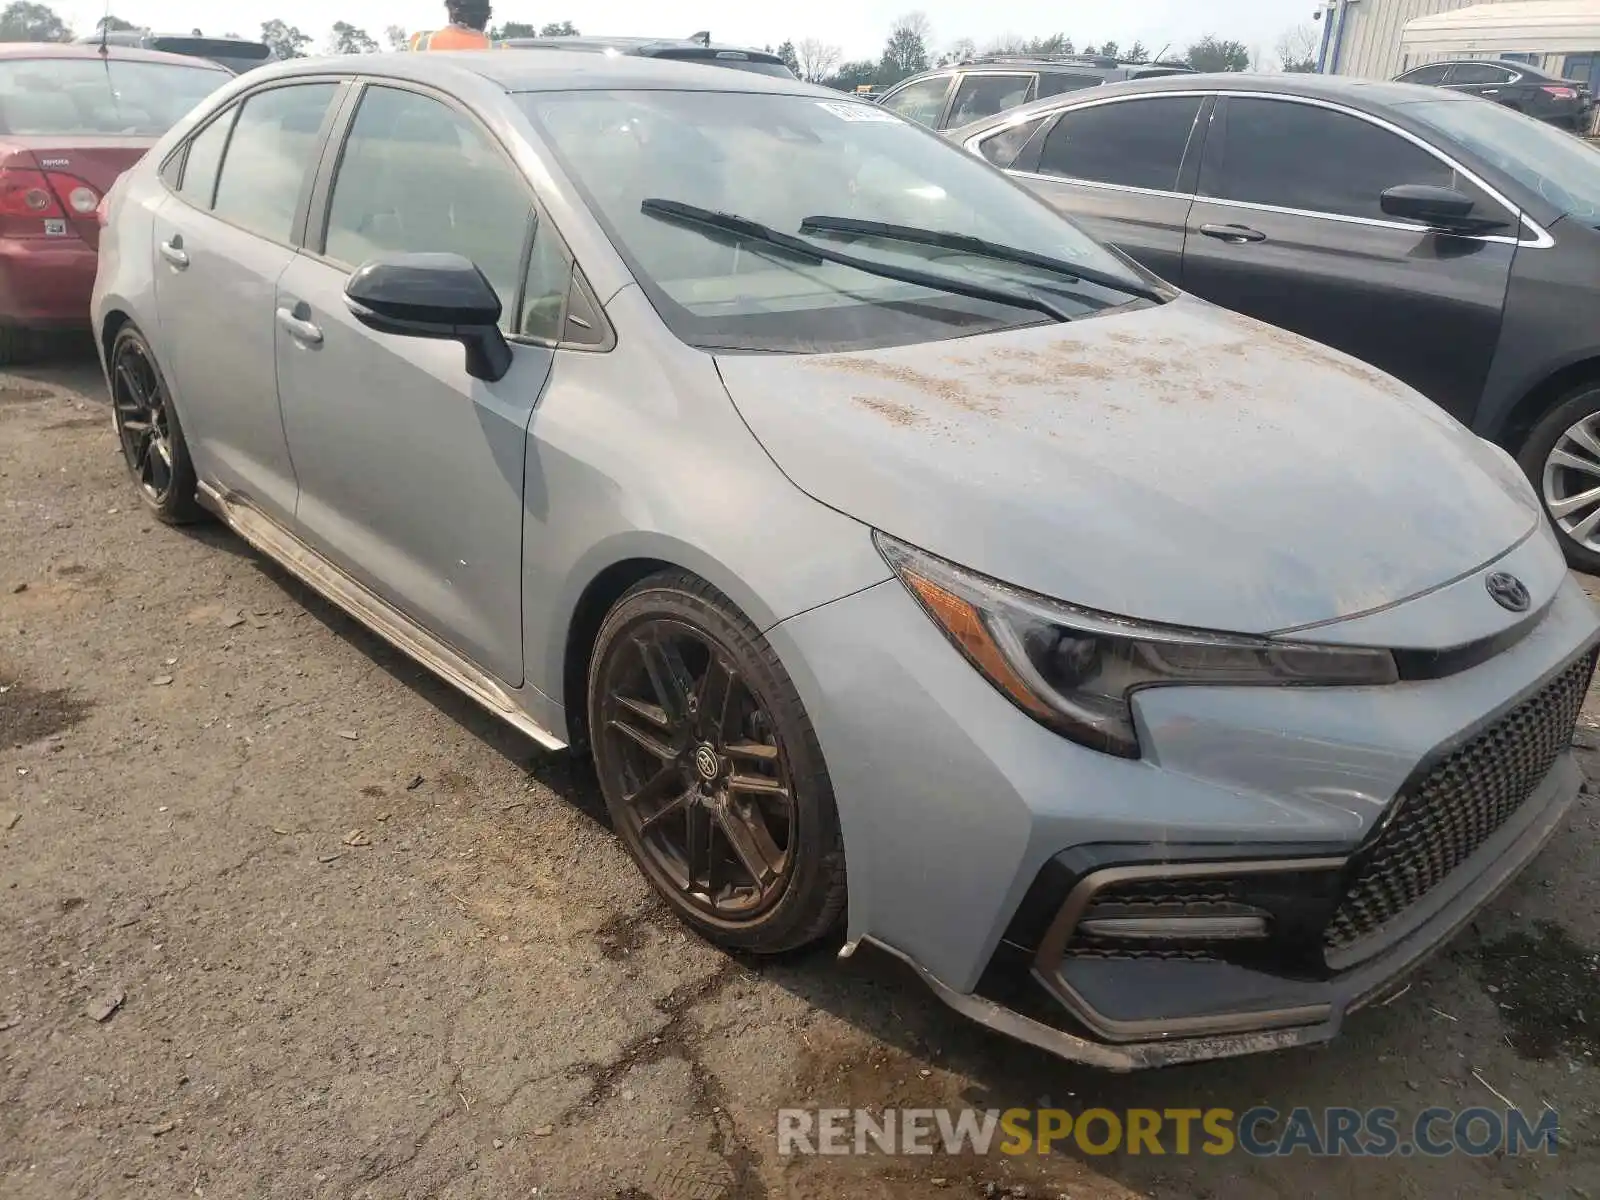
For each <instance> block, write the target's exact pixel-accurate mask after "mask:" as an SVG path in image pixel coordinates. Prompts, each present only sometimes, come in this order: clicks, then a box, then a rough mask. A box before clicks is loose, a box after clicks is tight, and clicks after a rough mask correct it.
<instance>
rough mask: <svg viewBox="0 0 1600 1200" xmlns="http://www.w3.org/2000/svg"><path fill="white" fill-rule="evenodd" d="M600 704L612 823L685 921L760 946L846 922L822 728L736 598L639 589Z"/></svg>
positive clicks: (597, 726)
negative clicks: (819, 735)
mask: <svg viewBox="0 0 1600 1200" xmlns="http://www.w3.org/2000/svg"><path fill="white" fill-rule="evenodd" d="M652 585H654V586H652ZM662 585H665V586H662ZM589 701H590V704H589V706H590V714H591V715H590V729H591V740H592V742H593V746H594V754H595V765H596V769H597V771H598V774H599V777H600V785H601V790H602V792H603V793H604V794H605V798H606V806H607V808H608V810H609V811H610V813H611V817H612V821H613V824H614V825H615V827H616V830H617V832H618V834H619V835H620V836H621V837H622V839H623V842H624V844H625V845H627V847H628V849H629V851H630V852H631V853H632V855H633V857H634V858H635V860H636V861H637V862H638V863H639V865H640V867H641V868H643V870H644V872H645V875H646V877H647V878H648V879H649V880H650V882H651V884H652V885H654V887H655V888H656V890H657V891H658V892H659V893H660V894H661V895H662V896H663V897H664V898H665V899H666V900H667V901H668V903H670V904H671V905H672V906H673V907H674V908H675V909H676V910H677V911H678V912H679V913H680V915H682V916H684V917H685V918H686V919H688V920H689V921H690V922H691V923H693V924H694V925H696V926H697V927H698V928H700V929H701V930H702V931H703V932H704V933H706V935H707V936H709V937H711V938H712V939H714V940H716V941H719V942H721V943H723V944H725V945H729V946H733V947H735V948H741V949H750V950H758V951H779V950H786V949H792V948H794V947H795V946H798V945H803V944H805V943H806V942H809V941H813V940H815V939H816V938H817V937H819V936H821V934H823V933H825V932H827V931H828V929H829V928H831V927H832V925H833V924H835V923H836V922H837V919H838V917H839V915H840V912H841V911H842V908H843V901H844V870H843V851H842V848H841V847H840V839H839V832H838V820H837V817H836V815H835V813H834V807H833V797H832V792H831V789H830V788H829V786H828V783H827V776H826V772H825V771H823V770H821V752H820V750H819V749H818V747H817V745H816V738H815V734H814V733H813V732H812V730H811V727H810V723H809V721H807V720H806V719H805V717H804V713H803V710H801V708H800V704H799V700H798V697H796V696H795V695H794V692H793V685H792V684H791V683H790V681H789V679H788V677H787V675H786V674H785V673H784V672H783V668H782V665H781V664H780V663H779V662H778V660H777V657H776V655H775V654H774V653H773V652H772V650H771V648H770V647H768V646H767V645H766V643H765V640H764V639H761V638H760V635H759V634H758V633H757V632H756V631H755V630H754V628H753V627H750V626H749V622H748V621H746V620H745V619H744V618H743V617H742V615H740V614H738V612H737V610H735V609H733V607H732V606H731V605H730V604H728V602H727V601H726V600H725V599H723V598H722V597H721V596H720V595H718V594H717V593H716V592H715V591H713V590H712V589H710V588H709V587H708V586H707V585H705V584H704V583H702V582H701V581H699V580H696V579H693V577H690V576H674V577H668V578H667V579H662V578H661V577H657V579H656V580H652V581H646V584H644V585H640V587H639V588H636V589H634V591H633V592H630V593H629V595H628V596H626V597H624V599H623V600H622V601H621V602H619V604H618V607H617V608H616V609H614V610H613V612H612V614H611V617H610V618H608V620H607V621H606V623H605V626H604V627H603V628H602V630H601V634H600V639H599V643H598V644H597V646H596V651H595V659H594V663H593V666H592V669H591V674H590V698H589Z"/></svg>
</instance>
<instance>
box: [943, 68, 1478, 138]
mask: <svg viewBox="0 0 1600 1200" xmlns="http://www.w3.org/2000/svg"><path fill="white" fill-rule="evenodd" d="M1193 91H1203V92H1270V93H1272V94H1273V95H1277V96H1298V97H1304V98H1306V99H1310V100H1330V101H1337V102H1338V103H1340V104H1344V105H1347V106H1348V107H1350V108H1356V109H1363V110H1365V111H1369V112H1373V113H1377V112H1381V111H1382V110H1384V109H1386V108H1389V107H1390V106H1392V105H1396V104H1414V103H1416V102H1417V101H1419V100H1430V101H1444V102H1447V103H1451V102H1459V103H1462V104H1471V103H1474V102H1477V97H1475V96H1470V95H1465V94H1463V93H1460V92H1452V91H1450V90H1448V89H1440V88H1433V87H1424V86H1422V85H1420V84H1415V83H1395V82H1394V81H1392V80H1386V79H1353V78H1351V77H1349V76H1346V75H1301V74H1296V73H1293V72H1287V71H1285V72H1279V73H1275V74H1271V75H1251V74H1243V73H1237V72H1233V71H1224V72H1217V73H1214V74H1204V75H1202V74H1194V75H1162V76H1160V77H1158V78H1155V79H1128V80H1122V81H1120V82H1117V83H1108V84H1105V85H1103V86H1101V87H1098V88H1094V89H1092V91H1083V92H1068V93H1066V94H1065V95H1061V96H1048V97H1046V98H1045V99H1043V100H1035V101H1033V102H1032V103H1030V104H1025V105H1022V106H1021V107H1019V108H1013V109H1008V110H1007V111H1006V112H1005V113H1001V114H996V115H997V116H1005V117H1010V116H1014V115H1016V114H1018V113H1020V112H1022V111H1024V110H1025V109H1027V110H1035V111H1037V110H1042V109H1050V108H1056V107H1060V106H1062V105H1064V104H1071V103H1074V102H1082V101H1084V100H1091V99H1093V100H1098V99H1102V98H1105V97H1108V96H1133V95H1159V94H1160V93H1162V92H1193ZM994 119H995V118H988V119H986V120H985V121H984V122H983V123H984V124H988V123H989V121H992V120H994ZM977 124H978V122H974V125H977Z"/></svg>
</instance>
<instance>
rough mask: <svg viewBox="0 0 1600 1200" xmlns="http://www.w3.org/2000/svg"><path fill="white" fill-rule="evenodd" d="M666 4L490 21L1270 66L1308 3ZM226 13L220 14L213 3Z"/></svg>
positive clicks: (179, 11)
mask: <svg viewBox="0 0 1600 1200" xmlns="http://www.w3.org/2000/svg"><path fill="white" fill-rule="evenodd" d="M44 2H45V3H47V4H50V6H51V7H53V8H54V9H55V10H56V11H57V12H58V13H60V14H61V16H62V17H63V18H64V19H66V20H67V21H68V22H69V23H70V24H71V25H72V26H73V27H74V29H76V30H77V31H78V32H79V33H88V32H90V31H91V30H92V29H93V27H94V23H95V22H96V21H97V20H98V19H99V18H100V16H101V15H102V14H103V13H104V12H105V11H106V10H105V5H104V3H103V0H101V2H93V0H90V2H85V0H56V2H55V3H51V0H44ZM667 7H669V6H667V5H663V4H660V3H650V2H649V0H496V3H495V20H496V21H526V22H529V23H533V24H543V23H545V22H547V21H563V20H570V21H572V22H573V23H574V24H576V25H577V26H578V28H579V29H581V30H582V31H583V32H584V33H595V34H638V35H646V36H652V37H658V36H670V37H683V36H687V35H688V34H691V33H694V32H695V31H696V30H702V29H709V30H710V31H711V36H712V37H713V38H714V39H715V40H717V41H719V42H730V43H735V44H741V45H755V46H764V45H767V44H771V45H774V46H776V45H777V44H779V43H780V42H782V41H783V40H784V39H785V38H792V39H794V40H795V41H799V40H801V39H802V38H817V39H819V40H821V41H823V42H827V43H831V44H833V45H837V46H839V47H841V48H842V49H843V51H844V55H845V57H846V58H873V59H875V58H877V57H878V54H879V52H880V51H881V50H882V48H883V42H884V39H885V38H886V37H887V35H888V30H889V26H890V24H891V23H892V22H893V21H894V19H895V17H897V16H898V15H900V14H901V13H903V12H905V11H907V10H908V9H920V10H921V11H923V12H925V13H926V14H927V15H928V18H929V21H930V22H931V23H932V26H933V41H934V49H935V50H936V51H937V49H938V48H939V47H941V46H943V45H946V44H948V43H950V42H953V41H955V40H956V39H958V38H964V37H965V38H971V39H972V40H973V41H974V42H976V43H977V44H978V45H979V46H980V47H981V46H983V45H984V44H985V43H986V42H989V41H992V40H994V39H995V38H997V37H1000V36H1003V35H1006V34H1017V35H1021V36H1033V35H1042V34H1050V33H1055V32H1058V31H1059V32H1062V33H1065V34H1067V35H1068V36H1069V37H1071V38H1072V39H1073V40H1074V41H1075V42H1076V43H1077V44H1078V45H1079V46H1084V45H1088V44H1091V43H1092V44H1095V45H1098V44H1100V43H1101V42H1103V41H1105V40H1106V39H1108V38H1111V39H1115V40H1116V41H1117V42H1119V43H1120V44H1121V45H1122V46H1123V47H1124V48H1126V47H1128V46H1131V45H1132V44H1133V43H1134V41H1135V40H1138V41H1142V42H1143V43H1144V44H1145V46H1146V48H1147V49H1149V50H1150V51H1151V53H1155V52H1157V51H1159V50H1161V49H1162V47H1163V46H1167V45H1170V46H1171V47H1172V52H1173V53H1181V52H1182V50H1183V48H1184V47H1186V46H1188V45H1189V44H1190V43H1191V42H1193V41H1195V40H1197V39H1198V38H1200V37H1202V36H1204V35H1206V34H1215V35H1216V36H1218V37H1223V38H1231V39H1234V40H1237V41H1241V42H1244V43H1245V44H1246V45H1249V46H1252V47H1254V48H1257V49H1259V50H1260V51H1261V52H1262V54H1263V56H1264V61H1263V64H1262V65H1264V66H1266V65H1271V60H1272V58H1273V54H1272V51H1273V47H1274V46H1275V45H1276V43H1277V40H1278V38H1279V36H1280V35H1281V34H1282V33H1283V32H1284V31H1285V30H1286V29H1289V28H1291V27H1293V26H1297V25H1310V24H1311V20H1312V12H1313V11H1314V10H1315V8H1316V7H1317V2H1316V0H1204V2H1203V3H1195V2H1194V0H1089V2H1088V3H1079V4H1062V3H1059V2H1055V3H1052V2H1050V0H1008V3H1006V4H1005V5H1004V6H1003V10H1002V11H1003V12H1004V16H1003V17H998V16H996V15H994V10H991V9H989V8H988V6H987V5H984V4H979V3H977V2H976V0H922V2H920V3H919V2H918V0H804V2H803V3H795V4H771V3H768V4H752V3H750V2H749V0H700V2H699V3H695V4H684V5H677V4H673V5H671V6H670V7H671V8H672V9H673V10H674V11H675V12H679V13H682V16H673V15H669V16H663V15H662V11H663V9H666V8H667ZM111 11H112V12H114V13H115V14H116V15H117V16H119V17H122V18H123V19H125V20H128V21H132V22H134V23H135V24H138V25H145V26H149V27H151V28H153V29H158V30H160V31H162V32H167V31H172V30H178V31H184V32H187V31H188V30H190V29H196V28H198V29H201V30H204V31H205V32H206V33H217V34H221V33H240V34H245V35H255V34H256V33H257V32H258V31H259V29H260V26H261V22H262V21H265V20H267V19H269V18H272V17H278V18H281V19H283V20H284V21H287V22H288V23H289V24H291V25H297V26H299V27H300V29H301V30H302V31H303V32H305V33H308V34H311V35H312V36H313V37H314V38H315V39H316V43H317V46H318V48H321V47H322V46H323V45H324V44H325V43H326V41H327V37H328V30H329V28H330V27H331V26H332V25H333V23H334V22H335V21H348V22H350V23H351V24H352V25H356V26H359V27H361V28H363V29H366V30H367V31H368V32H369V33H371V34H372V35H373V36H374V37H377V38H379V39H380V40H381V39H382V33H383V30H384V29H385V28H387V27H388V26H390V25H403V26H405V27H406V28H407V29H411V30H415V29H427V28H434V27H436V26H438V25H440V24H442V23H443V19H444V18H443V13H444V5H443V0H227V2H226V3H225V4H224V3H221V2H219V0H113V2H112V6H111ZM224 11H225V12H227V13H228V14H229V15H228V16H226V17H219V16H218V13H219V12H224Z"/></svg>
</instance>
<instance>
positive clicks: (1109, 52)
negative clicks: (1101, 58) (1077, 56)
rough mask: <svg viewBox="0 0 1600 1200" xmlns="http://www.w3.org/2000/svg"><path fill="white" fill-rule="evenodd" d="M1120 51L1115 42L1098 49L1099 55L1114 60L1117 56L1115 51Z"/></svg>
mask: <svg viewBox="0 0 1600 1200" xmlns="http://www.w3.org/2000/svg"><path fill="white" fill-rule="evenodd" d="M1120 49H1122V47H1121V46H1119V45H1117V44H1116V43H1115V42H1106V43H1104V44H1103V45H1102V46H1101V47H1100V53H1101V54H1103V55H1105V56H1106V57H1107V58H1115V57H1116V56H1117V51H1118V50H1120Z"/></svg>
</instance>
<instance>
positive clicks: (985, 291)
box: [639, 197, 1072, 321]
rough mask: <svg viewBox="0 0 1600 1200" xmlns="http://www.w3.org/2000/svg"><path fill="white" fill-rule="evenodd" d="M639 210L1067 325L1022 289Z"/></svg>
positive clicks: (684, 214)
mask: <svg viewBox="0 0 1600 1200" xmlns="http://www.w3.org/2000/svg"><path fill="white" fill-rule="evenodd" d="M639 211H640V212H642V213H645V214H646V215H648V216H652V217H656V218H658V219H660V220H664V221H675V222H677V223H678V224H680V225H687V226H689V227H691V228H695V229H700V230H702V231H715V232H718V233H725V234H731V235H733V236H734V237H735V238H737V239H739V240H741V241H747V242H761V243H763V244H765V245H768V246H775V247H777V248H778V249H780V250H783V251H785V252H786V253H788V254H791V255H793V256H795V257H796V258H803V259H804V260H805V261H807V262H812V263H824V262H832V263H839V264H840V265H842V266H846V267H854V268H855V269H856V270H858V271H865V272H866V273H867V274H868V275H877V276H880V277H882V278H884V279H893V280H895V281H896V282H898V283H909V284H913V285H915V286H917V287H925V288H932V289H933V290H935V291H939V292H950V293H952V294H954V295H957V296H970V297H972V298H973V299H974V300H988V301H990V302H991V303H994V304H1009V305H1011V306H1013V307H1015V308H1031V309H1032V310H1033V311H1034V312H1041V313H1044V314H1045V316H1047V317H1054V318H1055V319H1056V320H1057V321H1070V320H1072V314H1071V313H1069V312H1068V311H1067V310H1066V309H1064V308H1062V307H1061V306H1060V305H1059V304H1057V303H1056V302H1055V301H1054V300H1051V299H1049V298H1048V297H1046V296H1040V295H1036V294H1034V293H1033V292H1029V291H1025V290H1023V289H1021V288H1004V287H991V286H989V285H988V284H986V283H970V282H968V281H967V280H965V279H952V278H950V276H948V275H941V274H939V273H938V272H937V271H919V270H917V269H916V268H915V267H897V266H894V265H892V264H890V263H882V262H875V261H874V260H872V259H870V258H857V257H856V256H855V255H854V254H846V253H844V252H843V251H841V250H834V249H832V248H831V247H828V246H819V245H817V244H816V243H814V242H808V241H806V240H805V239H804V238H798V237H795V236H793V235H792V234H788V233H782V232H780V231H779V230H776V229H772V228H770V227H769V226H766V225H763V224H761V223H760V222H759V221H752V220H750V219H749V218H748V217H740V216H736V215H734V214H733V213H725V212H718V211H717V210H716V209H713V208H701V207H700V206H699V205H696V204H684V203H682V202H681V201H678V200H663V199H661V198H659V197H651V198H650V199H647V200H644V201H641V202H640V204H639Z"/></svg>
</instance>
